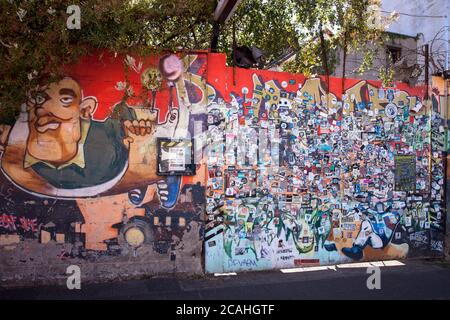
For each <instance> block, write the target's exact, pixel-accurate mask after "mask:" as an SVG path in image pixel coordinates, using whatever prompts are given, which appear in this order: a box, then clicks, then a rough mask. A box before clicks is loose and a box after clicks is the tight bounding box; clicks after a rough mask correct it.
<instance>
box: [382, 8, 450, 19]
mask: <svg viewBox="0 0 450 320" xmlns="http://www.w3.org/2000/svg"><path fill="white" fill-rule="evenodd" d="M380 11H381V12H383V13H393V12H395V13H398V14H399V15H402V16H408V17H415V18H447V16H427V15H419V14H411V13H403V12H397V11H385V10H380Z"/></svg>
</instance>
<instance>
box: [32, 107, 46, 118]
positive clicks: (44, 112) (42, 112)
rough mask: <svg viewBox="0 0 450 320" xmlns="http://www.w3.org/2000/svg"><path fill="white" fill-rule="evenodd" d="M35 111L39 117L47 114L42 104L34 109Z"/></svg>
mask: <svg viewBox="0 0 450 320" xmlns="http://www.w3.org/2000/svg"><path fill="white" fill-rule="evenodd" d="M34 112H35V114H36V116H38V117H40V116H43V115H45V114H46V113H47V111H45V109H44V108H43V107H42V106H40V107H37V108H36V109H35V110H34Z"/></svg>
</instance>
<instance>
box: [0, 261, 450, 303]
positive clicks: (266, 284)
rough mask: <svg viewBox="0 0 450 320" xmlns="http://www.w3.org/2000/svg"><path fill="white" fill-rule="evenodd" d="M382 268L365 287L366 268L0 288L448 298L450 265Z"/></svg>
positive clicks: (51, 294)
mask: <svg viewBox="0 0 450 320" xmlns="http://www.w3.org/2000/svg"><path fill="white" fill-rule="evenodd" d="M403 263H404V264H405V265H402V266H390V267H389V266H384V267H381V289H379V290H377V289H374V290H369V289H368V288H367V284H366V282H367V279H368V277H369V276H370V274H368V273H367V268H364V267H362V268H340V267H339V266H338V267H337V268H336V270H331V269H329V270H322V271H308V272H299V273H282V272H281V271H267V272H248V273H238V274H237V275H235V276H221V277H215V276H204V277H201V278H199V277H197V278H188V277H180V276H178V277H174V276H172V277H158V278H150V279H141V280H130V281H124V282H111V283H102V284H84V285H83V283H82V285H81V286H82V287H81V289H80V290H69V289H67V288H66V287H65V286H64V287H62V286H60V287H40V288H21V289H8V290H7V289H4V288H3V289H2V288H0V299H2V300H17V299H33V300H42V299H43V300H46V299H63V300H73V299H89V300H96V299H133V300H139V299H151V300H161V299H162V300H209V299H213V300H305V299H389V300H392V299H450V264H448V263H443V262H440V261H429V260H411V261H409V260H408V261H403Z"/></svg>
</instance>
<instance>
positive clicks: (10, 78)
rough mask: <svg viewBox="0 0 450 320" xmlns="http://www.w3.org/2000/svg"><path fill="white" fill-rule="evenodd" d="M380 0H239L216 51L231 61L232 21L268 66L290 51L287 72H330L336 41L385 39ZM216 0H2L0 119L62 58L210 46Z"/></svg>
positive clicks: (56, 72) (352, 43)
mask: <svg viewBox="0 0 450 320" xmlns="http://www.w3.org/2000/svg"><path fill="white" fill-rule="evenodd" d="M376 1H377V0H333V1H329V0H295V1H293V0H270V1H269V0H242V2H241V3H240V5H239V7H238V8H237V10H236V12H235V14H234V15H233V17H232V18H231V19H230V20H229V21H228V22H227V23H226V24H225V25H222V26H221V35H220V38H219V50H220V51H224V52H226V53H227V55H228V61H229V63H231V62H232V61H233V59H232V44H233V32H232V31H233V28H232V26H233V24H234V25H235V26H236V29H235V31H236V43H237V45H247V46H256V47H258V48H260V49H262V50H263V51H264V53H265V65H268V64H269V63H270V62H274V61H277V60H278V59H280V58H281V57H283V56H285V55H286V53H289V52H293V53H295V54H296V55H295V59H293V60H292V61H290V62H289V63H286V64H285V69H286V71H291V72H302V73H305V74H307V75H311V74H315V73H321V74H325V73H327V72H332V70H333V64H334V60H335V55H333V52H334V50H335V49H336V47H337V46H341V47H342V46H344V48H347V50H348V51H351V50H354V49H359V50H363V49H364V44H365V43H366V42H371V41H377V40H378V39H380V34H381V31H380V30H378V29H376V28H371V27H370V26H369V25H368V21H370V19H371V12H370V10H368V8H369V6H370V5H374V4H375V5H377V3H376ZM217 2H218V1H217V0H197V1H185V0H83V1H80V0H1V1H0V19H1V21H2V22H1V24H0V58H1V59H0V72H1V74H0V123H5V122H6V123H11V122H12V121H14V116H15V115H16V114H17V111H18V108H19V106H20V104H21V103H22V102H23V101H24V100H25V98H26V94H27V92H30V91H32V90H33V89H34V88H36V86H38V85H39V84H40V83H45V82H48V81H53V80H56V79H58V78H59V77H61V75H62V67H63V66H64V65H65V64H69V63H73V62H76V61H77V59H78V58H79V57H81V56H82V55H85V54H89V53H90V52H91V51H92V50H93V49H99V48H100V49H108V50H111V51H113V52H117V53H125V52H126V53H130V52H134V53H136V54H142V55H147V54H158V53H160V52H162V51H175V50H194V49H208V48H209V46H210V43H211V38H212V30H213V23H214V21H213V12H214V9H215V7H216V5H217ZM69 5H79V6H80V8H81V29H80V30H69V29H68V28H67V27H66V21H67V18H68V17H69V14H68V13H66V10H67V7H68V6H69ZM378 5H379V4H378ZM366 51H367V50H366ZM368 51H370V50H368ZM368 57H370V55H368ZM365 63H366V64H369V63H370V59H366V60H365Z"/></svg>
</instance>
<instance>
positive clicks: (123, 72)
mask: <svg viewBox="0 0 450 320" xmlns="http://www.w3.org/2000/svg"><path fill="white" fill-rule="evenodd" d="M206 63H207V55H206V54H202V53H198V54H191V55H189V54H180V55H173V54H172V55H165V56H162V57H159V58H140V57H137V56H131V55H127V56H118V55H114V54H109V53H99V54H98V55H95V56H89V57H86V58H84V59H83V60H82V61H81V62H80V63H79V64H77V65H75V66H70V67H67V76H66V77H65V78H64V79H62V80H61V81H59V82H55V83H49V84H46V85H44V86H42V87H40V88H38V89H37V90H36V91H35V92H30V93H29V98H28V100H27V101H26V103H24V104H23V105H22V107H21V113H20V116H19V118H18V119H17V121H16V123H15V124H14V125H13V126H6V125H2V126H1V177H0V182H1V185H0V192H1V199H0V270H1V272H0V273H1V274H2V280H6V279H8V278H17V279H20V278H22V277H24V278H27V277H28V278H30V277H32V278H33V279H38V278H42V279H45V277H48V278H51V277H55V273H56V274H58V275H61V274H64V273H65V267H66V266H68V265H70V264H76V265H81V266H84V267H82V268H81V270H82V272H83V276H84V277H86V278H98V277H101V276H105V277H117V276H118V275H121V276H122V275H123V276H126V275H133V274H142V273H158V272H173V271H180V272H201V251H202V235H203V220H204V219H203V217H202V213H203V212H204V206H205V197H204V192H205V185H204V184H205V178H206V176H205V174H204V173H205V172H206V168H205V164H204V163H203V160H202V159H201V157H200V158H199V159H197V160H198V161H194V159H193V158H192V156H191V154H192V153H193V151H194V149H195V140H194V139H193V138H194V131H195V130H199V132H201V131H203V127H204V123H205V119H206V113H205V110H206V109H205V106H206V105H207V101H208V99H213V98H214V92H213V91H210V89H208V86H207V85H206V81H205V75H206ZM124 66H125V67H124ZM205 128H206V127H205ZM157 155H158V156H157ZM186 168H190V169H191V171H190V172H188V173H187V172H186V171H185V170H186ZM110 262H114V263H117V265H116V266H115V267H110V266H108V265H105V266H104V267H102V263H110ZM122 265H123V267H121V266H122ZM54 266H55V267H54ZM53 267H54V268H55V270H52V268H53ZM59 267H60V268H59ZM63 267H64V268H63ZM21 268H25V269H27V270H30V269H31V270H33V272H32V274H31V275H30V274H29V273H28V272H29V271H23V270H22V269H21ZM58 268H59V269H58Z"/></svg>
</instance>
